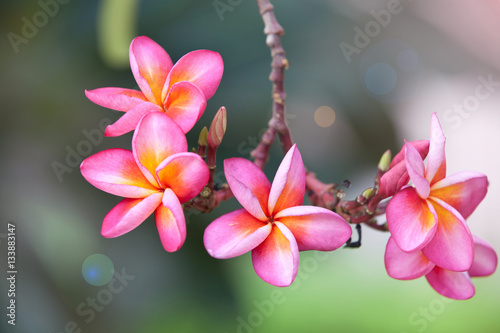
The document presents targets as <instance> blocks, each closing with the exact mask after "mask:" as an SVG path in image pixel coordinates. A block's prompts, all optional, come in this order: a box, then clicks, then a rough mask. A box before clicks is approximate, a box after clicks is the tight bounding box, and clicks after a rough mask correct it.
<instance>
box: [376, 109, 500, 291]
mask: <svg viewBox="0 0 500 333" xmlns="http://www.w3.org/2000/svg"><path fill="white" fill-rule="evenodd" d="M445 141H446V139H445V137H444V134H443V131H442V129H441V125H440V124H439V120H438V119H437V116H436V114H433V115H432V121H431V139H430V144H429V149H428V155H427V166H426V167H425V166H424V163H423V157H424V156H422V155H425V153H424V154H422V152H425V151H426V146H427V145H426V143H425V142H420V143H419V144H416V145H415V144H409V143H406V144H405V146H404V166H405V168H406V172H407V174H408V176H409V178H410V179H411V181H412V184H413V185H412V186H404V187H402V188H401V187H400V186H401V182H400V179H401V178H404V177H405V176H404V175H403V176H401V174H402V173H401V171H399V172H395V173H394V175H393V176H394V177H393V179H392V183H393V186H394V183H398V184H399V185H396V190H397V193H395V194H394V197H393V198H392V199H391V200H390V202H389V204H388V206H387V211H386V214H387V225H388V228H389V231H390V233H391V238H390V239H389V242H388V244H387V248H386V253H385V265H386V268H387V272H388V274H389V275H390V276H392V277H393V278H396V279H402V280H409V279H415V278H419V277H421V276H424V275H425V276H426V278H427V280H428V281H429V283H430V285H431V286H432V287H433V288H434V289H435V290H436V291H437V292H439V293H440V294H442V295H444V296H446V297H450V298H454V299H467V298H470V297H472V296H473V295H474V287H473V285H472V283H471V282H470V279H469V277H470V276H487V275H490V274H492V273H493V272H494V271H495V269H496V266H497V256H496V253H495V251H494V250H493V248H492V247H491V246H490V245H489V244H487V243H486V242H485V241H483V240H481V239H479V238H478V237H476V236H473V235H472V234H471V232H470V230H469V228H468V226H467V224H466V222H465V220H466V219H467V218H468V217H469V216H470V215H471V214H472V212H473V211H474V210H475V209H476V207H477V206H478V204H479V203H480V202H481V201H482V200H483V198H484V197H485V195H486V192H487V188H488V180H487V177H486V176H485V175H484V174H481V173H478V172H472V171H466V172H460V173H456V174H453V175H451V176H448V177H446V158H445V149H444V148H445ZM417 147H420V148H421V149H420V151H419V150H418V149H417ZM401 163H403V161H398V162H396V163H395V164H393V167H394V168H401V167H400V165H401ZM401 169H403V168H401ZM386 181H387V182H388V183H390V181H389V180H386ZM385 186H386V188H389V187H391V186H387V185H385ZM398 187H399V188H400V189H398ZM467 272H468V273H467Z"/></svg>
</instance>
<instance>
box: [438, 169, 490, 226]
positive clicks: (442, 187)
mask: <svg viewBox="0 0 500 333" xmlns="http://www.w3.org/2000/svg"><path fill="white" fill-rule="evenodd" d="M487 192H488V178H487V177H486V175H484V174H482V173H479V172H474V171H464V172H459V173H455V174H453V175H451V176H449V177H446V178H444V179H442V180H440V181H439V182H437V183H435V184H434V185H432V187H431V193H430V196H431V197H436V198H438V199H441V200H443V201H444V202H446V203H447V204H449V205H450V206H452V207H453V208H455V209H456V210H457V211H458V212H459V213H460V214H461V215H462V216H463V218H464V219H467V218H468V217H469V216H470V215H471V214H472V212H474V210H475V209H476V207H477V206H478V205H479V203H480V202H481V201H483V199H484V197H485V196H486V193H487Z"/></svg>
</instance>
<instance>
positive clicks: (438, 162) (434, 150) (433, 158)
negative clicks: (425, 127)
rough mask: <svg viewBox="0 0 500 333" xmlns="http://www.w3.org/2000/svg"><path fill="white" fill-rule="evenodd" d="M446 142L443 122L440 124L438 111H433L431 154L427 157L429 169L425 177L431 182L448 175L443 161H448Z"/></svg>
mask: <svg viewBox="0 0 500 333" xmlns="http://www.w3.org/2000/svg"><path fill="white" fill-rule="evenodd" d="M445 143H446V138H445V136H444V134H443V130H442V129H441V124H439V120H438V118H437V116H436V113H433V114H432V118H431V140H430V147H429V156H428V157H427V170H426V173H425V178H427V180H428V181H429V182H430V183H431V184H433V183H435V182H437V181H439V180H441V179H442V178H444V176H445V175H446V167H445V166H443V163H446V159H445V154H444V146H445ZM445 165H446V164H445ZM438 171H439V172H438Z"/></svg>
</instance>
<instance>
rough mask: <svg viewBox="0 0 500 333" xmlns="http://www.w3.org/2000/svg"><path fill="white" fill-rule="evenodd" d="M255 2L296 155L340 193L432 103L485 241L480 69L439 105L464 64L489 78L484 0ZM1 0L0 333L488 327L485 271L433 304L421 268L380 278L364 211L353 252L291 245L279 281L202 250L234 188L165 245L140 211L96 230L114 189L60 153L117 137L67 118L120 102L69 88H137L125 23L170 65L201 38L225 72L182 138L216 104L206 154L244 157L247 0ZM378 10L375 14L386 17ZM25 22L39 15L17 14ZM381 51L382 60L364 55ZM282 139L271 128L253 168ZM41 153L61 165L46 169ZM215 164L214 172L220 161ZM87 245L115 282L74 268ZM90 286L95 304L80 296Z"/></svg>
mask: <svg viewBox="0 0 500 333" xmlns="http://www.w3.org/2000/svg"><path fill="white" fill-rule="evenodd" d="M273 3H274V5H275V13H276V16H277V18H278V20H279V21H280V23H281V25H282V26H283V27H284V28H285V31H286V36H285V37H284V38H283V40H282V42H283V45H284V48H285V50H286V52H287V57H288V59H289V61H290V64H291V65H290V69H289V70H288V71H287V72H286V90H287V94H288V98H287V110H288V113H289V116H288V123H289V125H290V128H291V130H292V135H293V138H294V140H295V141H296V142H297V144H298V147H299V149H300V151H301V153H302V156H303V158H304V161H305V164H306V165H307V167H308V168H310V169H311V170H313V171H315V172H316V173H317V174H318V177H319V178H320V179H322V180H323V181H325V182H338V183H340V182H342V181H343V180H344V179H349V180H350V181H351V182H352V187H351V188H350V189H349V190H347V195H348V197H350V198H354V197H355V196H356V195H357V194H359V193H360V191H362V190H363V189H364V188H367V187H369V186H370V185H371V183H372V179H373V176H374V174H375V172H376V164H377V162H378V159H379V157H380V156H381V154H382V153H383V152H384V151H385V150H386V149H388V148H390V149H391V150H392V151H393V152H396V151H397V150H399V149H400V147H401V145H402V144H403V139H404V138H406V139H408V140H415V139H426V138H428V136H429V121H430V115H431V113H432V112H437V113H438V116H439V117H440V119H441V121H442V124H443V129H444V131H445V134H446V135H447V137H448V141H447V142H448V143H447V156H448V162H449V170H450V173H451V172H457V171H461V170H468V169H471V170H477V171H481V172H485V173H487V174H488V176H489V179H490V189H489V194H488V196H487V198H486V199H485V200H484V202H483V203H482V204H481V206H480V207H479V208H478V210H477V211H476V213H475V214H473V215H472V217H471V218H470V221H469V222H470V227H471V230H472V231H473V233H475V234H477V235H479V236H480V237H482V238H484V239H486V240H488V241H489V242H490V243H492V244H493V246H494V247H495V248H496V249H497V250H498V249H500V234H499V227H498V221H497V218H495V216H498V214H497V209H496V208H497V206H498V201H499V200H500V192H499V190H498V189H499V185H500V173H499V172H498V170H499V169H500V160H499V159H500V157H499V154H498V146H499V144H500V139H499V137H498V133H499V130H500V114H499V112H498V109H499V105H500V94H498V92H497V91H496V90H497V89H498V84H495V83H490V84H489V86H483V88H482V89H483V92H484V91H487V90H488V91H489V92H490V93H489V95H488V97H487V98H484V99H481V100H480V101H479V102H480V103H479V104H478V105H475V106H474V105H472V106H471V105H470V104H469V109H470V110H469V109H466V111H463V110H462V111H461V112H460V111H457V110H458V109H456V108H454V105H457V104H461V103H471V101H474V100H473V98H472V99H471V96H474V92H475V91H476V88H477V87H478V86H480V85H481V84H483V85H484V83H483V82H484V80H481V78H483V79H486V80H488V79H490V81H493V82H496V80H497V79H496V78H497V77H499V78H500V74H499V69H500V35H499V34H498V31H500V26H499V25H500V23H499V22H500V20H498V16H499V15H500V8H499V4H498V2H494V1H477V2H472V1H470V2H466V1H460V2H457V1H450V0H447V1H432V2H431V1H422V2H419V3H416V2H412V1H410V0H402V1H401V3H400V4H399V5H397V2H396V1H388V2H387V1H369V0H364V1H347V0H345V1H320V0H309V1H285V0H276V1H274V2H273ZM0 6H1V10H0V18H1V19H0V22H1V23H0V35H1V36H2V38H1V39H0V40H1V42H0V43H1V58H0V59H1V62H0V69H1V76H0V82H1V89H0V100H1V112H0V126H1V127H0V128H1V131H0V147H1V158H0V159H1V164H0V177H1V178H0V182H1V184H2V186H1V190H0V209H1V216H0V221H1V224H0V228H2V229H1V230H0V237H1V238H0V247H1V249H2V250H1V251H2V252H1V253H2V255H1V258H0V263H1V267H2V270H3V272H2V273H0V275H1V276H6V271H7V269H6V268H4V267H6V255H5V252H6V248H7V247H6V239H5V233H7V223H8V222H10V223H14V224H15V225H16V230H17V269H18V275H17V290H16V291H17V293H16V302H17V303H16V304H17V317H16V319H17V320H16V326H11V325H8V324H7V319H6V316H5V314H4V313H6V310H5V307H6V306H7V301H8V298H7V289H8V288H7V287H8V285H7V283H6V279H5V278H2V279H0V287H1V289H0V290H1V294H0V295H1V296H0V302H1V304H0V305H1V308H2V309H4V310H3V311H2V315H1V317H0V318H2V319H1V322H0V331H1V332H47V333H56V332H57V333H59V332H65V331H66V332H73V331H74V332H79V330H81V332H92V333H101V332H124V333H128V332H144V333H156V332H240V333H251V332H298V331H306V330H307V331H308V332H337V331H347V332H408V333H410V332H470V331H478V332H479V331H481V332H495V331H499V329H500V317H499V316H498V311H499V306H500V284H499V282H500V277H499V275H498V274H495V275H494V276H492V277H489V278H485V279H475V280H474V283H475V286H476V296H475V297H474V298H473V299H471V300H468V301H449V300H447V299H445V298H443V297H441V296H439V295H438V294H437V293H436V292H435V291H434V290H433V289H432V288H431V287H430V286H429V285H428V284H427V282H426V281H425V279H424V278H422V279H418V280H414V281H397V280H393V279H391V278H389V277H388V276H387V273H386V272H385V269H384V264H383V255H384V249H385V244H386V242H387V239H388V234H385V233H381V232H377V231H373V230H367V229H366V228H364V229H363V245H362V247H361V248H359V249H339V250H337V251H335V252H332V253H326V254H324V253H314V252H305V253H301V267H300V270H299V275H298V277H297V280H296V281H295V283H294V284H293V285H292V286H291V287H289V288H276V287H273V286H270V285H268V284H266V283H264V282H263V281H262V280H261V279H260V278H259V277H257V275H256V274H255V273H254V271H253V268H252V265H251V258H250V254H246V255H243V256H241V257H238V258H235V259H230V260H216V259H213V258H211V257H210V256H209V255H208V254H207V253H206V251H205V249H204V247H203V242H202V237H203V230H204V228H205V227H206V226H207V225H208V224H209V223H210V221H212V220H213V219H215V218H216V217H217V216H220V215H221V214H223V213H225V212H229V211H232V210H234V209H236V208H238V207H239V206H238V203H237V202H236V201H235V200H234V199H232V200H230V201H228V202H225V203H223V204H222V205H221V207H219V208H218V209H217V210H215V211H214V212H212V213H210V214H206V215H203V214H196V213H189V214H188V215H187V221H188V237H187V240H186V243H185V244H184V246H183V247H182V249H181V250H180V251H178V252H176V253H167V252H165V251H164V250H163V248H162V246H161V243H160V241H159V238H158V235H157V231H156V228H155V225H154V221H153V218H152V217H150V218H149V219H148V220H147V221H145V222H144V223H143V224H142V225H141V226H140V227H138V228H137V229H136V230H133V231H132V232H130V233H128V234H126V235H124V236H121V237H119V238H115V239H105V238H103V237H102V236H101V235H100V228H101V223H102V219H103V217H104V216H105V214H106V213H107V212H108V211H109V210H110V209H111V208H112V207H113V206H114V205H115V204H116V203H118V202H119V201H120V200H121V199H120V198H118V197H114V196H112V195H109V194H107V193H104V192H102V191H100V190H97V189H96V188H94V187H92V186H91V185H89V184H88V183H87V182H86V181H85V180H84V179H83V177H82V176H81V174H80V172H79V168H78V166H76V165H77V164H78V163H77V162H74V163H73V165H70V164H68V162H67V161H65V159H66V158H67V155H68V151H80V152H81V153H79V155H80V157H81V158H85V157H87V156H89V155H90V154H93V153H96V152H98V151H102V150H104V149H108V148H112V147H123V148H127V149H130V140H131V135H130V134H129V135H125V136H123V137H118V138H105V139H104V140H97V141H96V142H97V143H95V144H90V145H89V144H88V143H87V144H86V143H84V142H85V141H87V142H89V141H88V139H87V138H86V136H85V133H88V132H91V131H92V130H94V129H97V131H100V129H99V128H100V123H101V122H106V121H108V122H111V121H113V122H114V121H115V120H116V119H118V117H119V113H118V112H116V111H112V110H108V109H104V108H102V107H99V106H97V105H95V104H93V103H91V102H90V101H89V100H87V99H86V98H85V95H84V90H85V89H94V88H99V87H107V86H116V87H127V88H134V87H136V83H135V81H134V79H133V76H132V74H131V72H130V68H129V66H128V45H129V43H130V41H131V40H132V38H133V37H135V36H137V35H147V36H149V37H151V38H152V39H153V40H155V41H156V42H157V43H159V44H160V45H161V46H163V47H164V48H165V49H166V51H167V52H168V53H169V54H170V56H171V58H172V59H173V61H174V62H175V61H176V60H177V59H179V58H180V57H181V56H182V55H184V54H185V53H187V52H189V51H192V50H195V49H202V48H205V49H210V50H214V51H217V52H219V53H221V55H222V57H223V59H224V64H225V71H224V76H223V79H222V82H221V84H220V87H219V89H218V91H217V93H216V94H215V96H214V97H213V98H212V99H211V100H209V102H208V106H207V109H206V111H205V113H204V115H203V116H202V118H201V119H200V121H199V123H198V124H197V125H196V127H195V128H194V129H193V130H192V131H191V132H189V133H188V141H189V143H190V146H194V144H195V143H196V139H197V136H198V133H199V131H200V130H201V128H202V127H203V126H208V125H209V124H210V122H211V120H212V118H213V116H214V114H215V112H216V111H217V109H218V108H219V106H221V105H224V106H226V108H227V110H228V130H227V133H226V136H225V138H224V142H223V144H222V146H221V148H220V149H219V152H218V165H219V166H221V165H222V161H223V159H224V158H228V157H234V156H241V157H246V158H248V157H249V152H250V151H251V149H252V148H254V147H255V146H256V141H257V140H258V139H257V137H258V136H259V135H260V134H261V133H262V131H263V129H264V128H265V127H266V124H267V121H268V118H269V114H270V109H271V104H270V103H271V98H270V91H271V83H270V82H269V81H268V75H269V72H270V67H269V65H270V54H269V49H268V48H267V46H266V45H265V36H264V35H263V23H262V20H261V17H260V16H259V14H258V10H257V6H256V3H255V1H253V0H231V1H230V0H220V1H211V0H210V1H201V0H170V1H160V0H147V1H146V0H144V1H139V0H137V1H136V0H116V1H111V0H109V1H105V0H101V1H98V0H88V1H76V0H73V1H68V0H64V1H63V0H59V1H58V2H56V0H52V1H51V0H42V1H35V0H23V1H15V2H14V1H9V2H6V1H2V4H1V5H0ZM389 9H391V10H393V14H391V16H390V17H388V16H387V15H386V16H384V15H383V13H385V12H388V11H389ZM371 11H374V12H372V13H371ZM381 11H382V12H381ZM384 11H385V12H384ZM377 19H378V21H377ZM373 22H375V23H373ZM33 23H37V24H38V27H37V26H35V25H33V28H30V27H29V25H30V24H33ZM377 27H378V29H377ZM358 29H360V30H361V31H363V33H362V34H364V35H365V38H363V37H362V36H361V37H360V36H358V34H359V33H358V31H359V30H358ZM366 29H368V32H367V30H366ZM370 29H371V30H370ZM13 34H15V36H17V37H13V36H14V35H13ZM13 38H14V39H13ZM343 43H344V44H343ZM346 44H349V45H351V47H356V49H357V51H356V52H354V51H353V53H351V54H350V55H349V57H347V58H350V59H349V60H350V61H348V60H347V58H346V57H345V55H344V53H343V51H342V49H344V51H345V50H346V49H345V47H346V46H345V45H346ZM365 44H366V45H365ZM342 45H343V46H342ZM356 45H357V46H356ZM350 50H353V48H350ZM402 53H403V54H405V55H406V57H399V55H401V54H402ZM385 62H387V63H388V64H390V66H393V67H390V66H389V67H387V66H386V67H383V66H382V67H380V66H378V67H377V66H372V65H374V64H379V63H385ZM398 66H399V67H398ZM391 68H392V69H391ZM394 75H396V76H394ZM484 89H487V90H484ZM321 106H328V107H330V108H332V109H333V110H334V112H335V122H334V123H333V124H332V125H330V126H319V125H324V123H321V122H319V123H318V119H317V118H316V121H315V114H316V110H317V109H318V108H319V107H321ZM316 115H318V114H316ZM330 116H331V114H330ZM327 118H328V117H327ZM330 119H333V118H330ZM101 133H102V132H101ZM282 156H283V154H282V152H281V151H280V149H279V145H277V144H275V146H273V148H272V156H271V159H270V161H269V163H268V165H267V166H266V170H265V171H266V174H267V175H268V177H270V178H272V177H273V176H274V173H275V171H276V169H277V167H278V165H279V163H280V161H281V158H282ZM55 162H57V163H61V164H62V165H65V166H66V168H67V169H65V170H66V172H64V173H60V174H59V176H58V175H57V173H56V172H55V171H54V165H55V164H54V163H55ZM217 176H218V178H217V179H218V180H219V181H223V175H222V174H221V168H219V170H218V171H217ZM95 253H101V254H104V255H105V256H107V257H109V258H110V259H111V262H112V263H113V265H114V269H115V271H116V272H119V273H120V274H123V273H125V274H126V275H128V276H129V281H126V282H124V283H123V284H126V285H124V286H123V288H118V287H116V286H118V285H119V283H117V284H116V285H115V287H116V288H118V289H119V291H118V289H116V288H115V289H113V287H112V286H110V285H106V284H105V285H103V286H94V285H92V284H90V283H88V282H87V281H86V280H85V279H84V278H83V276H82V265H83V263H84V261H85V260H86V259H87V258H88V257H89V256H91V255H92V254H95ZM104 267H109V266H104ZM110 288H111V289H110ZM110 290H111V292H110ZM96 297H97V299H98V302H99V300H101V301H100V302H101V303H100V304H101V306H100V305H99V304H98V305H97V307H96V310H95V311H93V310H89V309H91V305H90V303H89V302H92V299H93V298H96ZM104 303H105V304H104ZM78 309H79V310H78ZM91 313H93V315H92V314H91Z"/></svg>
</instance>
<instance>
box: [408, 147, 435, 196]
mask: <svg viewBox="0 0 500 333" xmlns="http://www.w3.org/2000/svg"><path fill="white" fill-rule="evenodd" d="M405 149H406V150H405V162H406V169H407V170H408V174H409V175H410V178H411V180H412V182H413V185H415V189H416V190H417V193H418V195H419V196H420V197H421V198H422V199H425V198H427V197H428V196H429V192H430V191H431V190H430V184H429V181H428V180H427V179H425V178H424V162H423V161H422V157H420V154H419V153H418V151H417V149H415V147H413V146H412V145H410V144H408V143H406V144H405Z"/></svg>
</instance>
